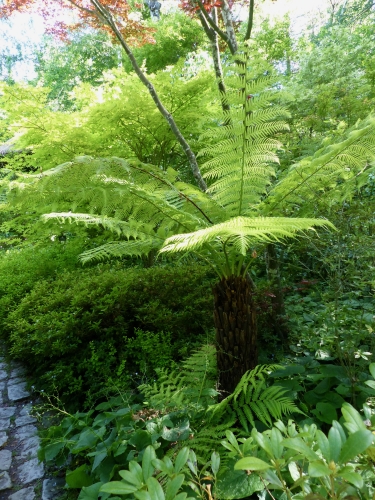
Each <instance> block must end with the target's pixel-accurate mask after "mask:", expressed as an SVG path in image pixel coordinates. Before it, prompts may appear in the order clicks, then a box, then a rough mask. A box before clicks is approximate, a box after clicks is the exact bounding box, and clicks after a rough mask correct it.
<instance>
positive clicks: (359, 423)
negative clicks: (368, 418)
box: [341, 403, 366, 432]
mask: <svg viewBox="0 0 375 500" xmlns="http://www.w3.org/2000/svg"><path fill="white" fill-rule="evenodd" d="M341 413H342V415H343V417H344V418H345V420H346V422H347V423H349V424H353V425H352V426H351V428H350V431H351V432H355V431H360V430H366V425H365V423H364V422H363V419H362V417H361V415H360V414H359V413H358V411H357V410H356V409H355V408H353V406H352V405H350V404H349V403H344V404H343V405H342V408H341ZM346 426H347V427H348V428H349V426H348V425H346Z"/></svg>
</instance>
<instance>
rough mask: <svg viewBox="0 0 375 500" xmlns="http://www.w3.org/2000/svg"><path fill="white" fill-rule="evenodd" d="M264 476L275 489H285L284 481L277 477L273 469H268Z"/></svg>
mask: <svg viewBox="0 0 375 500" xmlns="http://www.w3.org/2000/svg"><path fill="white" fill-rule="evenodd" d="M262 476H263V477H264V479H265V480H266V481H268V482H269V483H270V485H272V488H275V489H280V490H282V489H284V485H283V483H282V482H281V481H280V479H279V478H278V477H277V475H276V473H275V472H274V471H273V470H270V469H269V470H266V471H265V472H264V473H263V474H262Z"/></svg>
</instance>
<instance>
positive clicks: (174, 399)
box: [139, 344, 218, 413]
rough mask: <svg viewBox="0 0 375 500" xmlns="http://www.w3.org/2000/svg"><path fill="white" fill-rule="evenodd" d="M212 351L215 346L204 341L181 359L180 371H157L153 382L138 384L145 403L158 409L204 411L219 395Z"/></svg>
mask: <svg viewBox="0 0 375 500" xmlns="http://www.w3.org/2000/svg"><path fill="white" fill-rule="evenodd" d="M215 354H216V352H215V346H214V345H212V344H207V345H204V346H202V347H201V348H200V349H198V350H197V351H196V352H194V353H193V354H192V355H191V356H190V357H189V358H187V359H186V360H185V361H184V362H182V364H181V367H180V369H179V370H177V369H176V370H172V371H168V370H166V369H160V370H158V371H157V380H156V381H155V382H154V383H153V384H143V385H141V386H140V387H139V390H140V391H141V392H142V393H143V394H144V397H145V400H146V402H147V405H148V406H150V407H151V408H155V409H157V410H168V411H170V410H179V409H184V410H187V411H188V412H190V413H191V412H196V411H197V410H202V409H204V410H205V409H206V408H207V407H208V406H209V405H210V404H212V403H213V402H214V401H215V399H216V397H217V395H218V392H217V390H216V389H215V385H216V380H217V370H216V356H215Z"/></svg>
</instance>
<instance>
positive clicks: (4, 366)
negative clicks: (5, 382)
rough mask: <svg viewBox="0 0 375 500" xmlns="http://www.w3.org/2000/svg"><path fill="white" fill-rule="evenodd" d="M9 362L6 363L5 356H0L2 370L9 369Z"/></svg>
mask: <svg viewBox="0 0 375 500" xmlns="http://www.w3.org/2000/svg"><path fill="white" fill-rule="evenodd" d="M7 369H8V363H5V361H4V358H0V370H7Z"/></svg>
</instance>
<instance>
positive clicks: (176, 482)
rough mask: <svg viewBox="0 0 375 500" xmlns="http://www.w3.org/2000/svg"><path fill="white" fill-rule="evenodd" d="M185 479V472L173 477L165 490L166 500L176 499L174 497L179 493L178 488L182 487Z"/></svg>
mask: <svg viewBox="0 0 375 500" xmlns="http://www.w3.org/2000/svg"><path fill="white" fill-rule="evenodd" d="M184 479H185V476H184V474H178V476H176V477H175V478H174V479H172V481H170V482H169V483H167V488H166V490H165V500H174V497H175V496H176V495H177V492H178V490H179V489H180V488H181V485H182V483H183V482H184Z"/></svg>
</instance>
